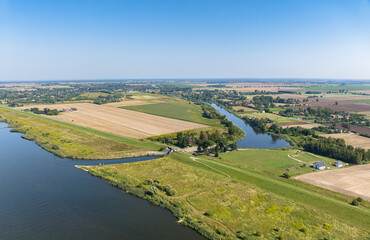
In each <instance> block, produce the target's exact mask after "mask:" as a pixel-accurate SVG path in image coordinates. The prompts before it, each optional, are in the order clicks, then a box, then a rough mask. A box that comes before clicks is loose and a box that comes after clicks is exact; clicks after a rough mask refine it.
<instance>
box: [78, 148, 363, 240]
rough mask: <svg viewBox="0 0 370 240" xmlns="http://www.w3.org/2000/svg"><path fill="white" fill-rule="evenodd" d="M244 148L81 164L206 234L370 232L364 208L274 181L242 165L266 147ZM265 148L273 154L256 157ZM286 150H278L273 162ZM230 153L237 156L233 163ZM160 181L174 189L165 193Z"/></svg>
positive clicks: (332, 235)
mask: <svg viewBox="0 0 370 240" xmlns="http://www.w3.org/2000/svg"><path fill="white" fill-rule="evenodd" d="M248 151H249V150H243V151H237V152H236V153H235V152H232V153H225V154H222V156H221V159H219V158H211V157H196V158H193V157H191V155H189V154H186V153H174V154H172V155H170V157H167V158H161V159H156V160H153V161H147V162H138V163H129V164H119V165H105V166H90V167H81V168H83V169H85V170H87V171H89V172H90V173H91V174H93V175H94V176H98V177H101V178H103V179H106V180H107V181H108V182H109V183H110V184H112V185H114V186H116V187H119V188H122V189H124V190H125V191H127V192H129V193H132V194H134V195H137V196H140V197H142V198H145V199H147V200H148V201H150V202H151V203H153V204H155V205H160V206H162V207H165V208H167V209H169V210H171V211H172V212H173V213H174V215H175V216H176V217H177V218H178V219H179V222H180V223H182V224H184V225H187V226H190V227H192V228H194V229H196V230H197V231H198V232H200V233H201V234H203V235H204V236H206V237H208V238H209V239H255V238H256V239H258V238H263V239H324V238H327V239H363V238H366V237H367V236H368V235H369V231H368V228H369V227H370V222H369V221H368V219H369V218H370V210H369V209H368V208H365V207H354V206H351V205H350V204H348V202H345V201H342V200H339V199H337V198H335V197H334V196H331V195H326V194H323V193H319V192H316V191H314V190H310V189H307V188H304V187H302V186H300V185H296V184H295V180H293V179H288V180H279V179H277V178H275V177H272V176H269V175H268V174H263V173H262V171H261V172H258V171H254V170H252V169H248V167H247V166H246V165H243V166H242V165H241V164H242V162H243V159H244V160H245V161H246V160H247V158H251V157H253V156H254V157H256V156H257V155H259V154H261V152H263V151H264V150H260V151H261V152H255V153H253V154H251V155H249V154H247V156H246V157H243V154H244V153H246V152H248ZM274 151H275V150H274ZM276 151H279V150H276ZM239 152H242V153H241V155H239ZM281 152H285V153H286V151H281ZM228 154H231V155H230V156H227V155H228ZM267 155H271V153H269V154H266V155H264V156H261V157H260V158H259V160H254V163H257V162H258V161H264V160H265V158H266V157H267ZM283 155H284V154H283V153H281V154H280V155H276V161H279V160H280V158H283ZM227 159H229V160H227ZM232 159H238V160H237V161H236V162H235V163H230V162H229V161H232ZM250 165H253V164H252V163H250ZM290 165H294V163H292V162H289V160H288V159H284V160H283V163H273V160H272V158H271V159H270V160H267V163H260V166H259V167H258V168H260V169H261V168H263V166H270V170H268V172H270V173H271V174H275V173H276V172H275V170H273V169H274V168H284V167H286V166H290ZM163 185H165V186H170V187H169V188H171V189H172V190H174V192H175V194H174V195H171V196H169V195H168V194H166V192H164V191H162V190H161V189H163ZM324 193H325V192H324Z"/></svg>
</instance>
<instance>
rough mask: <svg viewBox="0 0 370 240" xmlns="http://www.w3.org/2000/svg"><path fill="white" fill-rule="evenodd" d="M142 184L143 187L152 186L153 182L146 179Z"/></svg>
mask: <svg viewBox="0 0 370 240" xmlns="http://www.w3.org/2000/svg"><path fill="white" fill-rule="evenodd" d="M143 184H144V185H152V184H153V182H152V180H150V179H147V180H144V182H143Z"/></svg>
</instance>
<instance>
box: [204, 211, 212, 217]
mask: <svg viewBox="0 0 370 240" xmlns="http://www.w3.org/2000/svg"><path fill="white" fill-rule="evenodd" d="M204 216H207V217H212V216H213V212H212V211H209V210H208V211H207V212H205V213H204Z"/></svg>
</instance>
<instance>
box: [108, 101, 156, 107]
mask: <svg viewBox="0 0 370 240" xmlns="http://www.w3.org/2000/svg"><path fill="white" fill-rule="evenodd" d="M152 103H156V102H151V101H143V100H126V101H122V102H112V103H107V104H104V106H110V107H125V106H138V105H146V104H152Z"/></svg>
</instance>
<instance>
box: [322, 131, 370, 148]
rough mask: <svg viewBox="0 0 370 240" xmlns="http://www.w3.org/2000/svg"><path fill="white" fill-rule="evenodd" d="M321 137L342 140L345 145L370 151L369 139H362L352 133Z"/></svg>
mask: <svg viewBox="0 0 370 240" xmlns="http://www.w3.org/2000/svg"><path fill="white" fill-rule="evenodd" d="M322 136H323V137H332V138H341V139H344V141H345V142H346V144H349V145H352V146H354V147H360V148H364V149H366V150H367V149H370V138H367V137H362V136H359V135H357V134H354V133H335V134H324V135H322Z"/></svg>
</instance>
